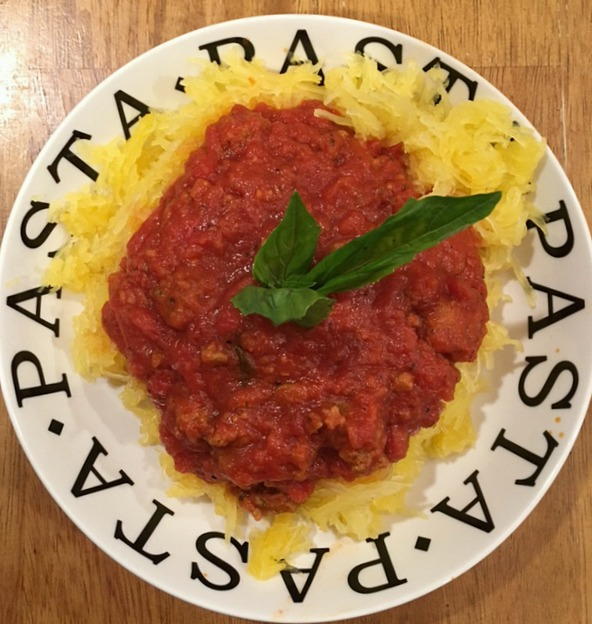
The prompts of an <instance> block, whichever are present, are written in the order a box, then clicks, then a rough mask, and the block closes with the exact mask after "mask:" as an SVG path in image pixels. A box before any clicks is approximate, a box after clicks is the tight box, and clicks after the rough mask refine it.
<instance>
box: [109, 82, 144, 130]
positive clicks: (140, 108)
mask: <svg viewBox="0 0 592 624" xmlns="http://www.w3.org/2000/svg"><path fill="white" fill-rule="evenodd" d="M113 97H114V98H115V104H116V105H117V113H118V114H119V120H120V121H121V127H122V129H123V135H124V136H125V139H126V140H127V139H129V138H130V136H131V133H130V128H131V127H132V126H133V125H134V124H136V123H138V121H140V119H141V118H142V117H144V115H147V114H148V113H149V112H150V108H149V107H148V106H147V105H146V104H144V102H140V100H137V99H136V98H135V97H134V96H133V95H130V94H129V93H126V92H125V91H122V90H121V89H119V91H116V92H115V93H114V94H113ZM124 104H126V105H127V106H129V107H131V108H133V109H134V110H136V111H137V112H138V114H137V115H135V117H132V118H131V119H130V120H128V119H127V118H126V116H125V109H124V107H123V105H124Z"/></svg>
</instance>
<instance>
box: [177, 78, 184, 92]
mask: <svg viewBox="0 0 592 624" xmlns="http://www.w3.org/2000/svg"><path fill="white" fill-rule="evenodd" d="M175 90H176V91H181V93H185V85H184V84H183V76H179V77H178V78H177V82H175Z"/></svg>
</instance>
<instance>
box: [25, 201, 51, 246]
mask: <svg viewBox="0 0 592 624" xmlns="http://www.w3.org/2000/svg"><path fill="white" fill-rule="evenodd" d="M48 208H49V204H48V203H47V202H41V201H32V202H31V207H30V208H29V210H28V211H27V213H26V214H25V216H24V217H23V220H22V221H21V240H22V241H23V244H24V245H25V247H28V248H29V249H37V247H41V245H43V243H44V242H45V241H46V240H47V239H48V238H49V235H50V234H51V233H52V232H53V229H54V228H55V226H56V224H55V223H45V224H44V225H43V228H42V230H41V232H39V233H38V234H36V235H35V236H29V233H28V231H27V226H28V224H29V221H30V220H31V217H33V216H34V215H36V214H37V213H38V212H39V211H41V210H47V209H48Z"/></svg>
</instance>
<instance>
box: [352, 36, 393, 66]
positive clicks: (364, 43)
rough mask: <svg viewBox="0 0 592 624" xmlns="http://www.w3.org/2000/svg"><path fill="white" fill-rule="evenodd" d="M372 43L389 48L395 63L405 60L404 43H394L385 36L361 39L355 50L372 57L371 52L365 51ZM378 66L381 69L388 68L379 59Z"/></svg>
mask: <svg viewBox="0 0 592 624" xmlns="http://www.w3.org/2000/svg"><path fill="white" fill-rule="evenodd" d="M370 43H378V44H380V45H382V46H384V47H385V48H387V49H388V51H389V52H390V53H391V54H392V55H393V58H394V59H395V63H396V64H397V65H400V64H401V63H402V62H403V44H401V43H397V44H394V43H393V42H392V41H389V40H388V39H384V38H383V37H366V38H365V39H360V41H358V43H356V47H355V52H357V53H358V54H362V55H363V56H368V57H369V58H372V57H371V56H370V55H369V54H366V52H365V49H366V46H367V45H368V44H370ZM375 60H376V59H375ZM376 67H377V68H378V70H379V71H384V70H385V69H386V65H383V64H382V63H380V62H379V61H376Z"/></svg>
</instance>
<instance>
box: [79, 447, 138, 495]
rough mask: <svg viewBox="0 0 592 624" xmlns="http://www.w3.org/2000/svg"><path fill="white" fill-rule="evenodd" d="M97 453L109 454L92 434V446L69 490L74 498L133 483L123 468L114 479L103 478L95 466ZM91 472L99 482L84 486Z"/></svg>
mask: <svg viewBox="0 0 592 624" xmlns="http://www.w3.org/2000/svg"><path fill="white" fill-rule="evenodd" d="M99 455H109V453H107V451H106V450H105V448H104V447H103V445H102V444H101V443H100V442H99V441H98V440H97V439H96V438H95V437H94V436H93V438H92V447H91V449H90V451H89V453H88V455H87V457H86V459H85V460H84V464H82V468H81V469H80V472H79V473H78V476H77V477H76V481H74V485H73V486H72V489H71V490H70V492H72V494H74V496H75V497H76V498H79V497H80V496H86V495H87V494H94V493H95V492H102V491H103V490H108V489H110V488H113V487H117V486H118V485H133V484H134V482H133V481H132V480H131V479H130V478H129V477H128V476H127V474H126V473H125V472H124V471H123V470H120V471H119V478H117V479H114V480H113V481H107V479H105V477H104V476H103V475H102V474H101V473H100V472H99V471H98V470H97V469H96V468H95V462H96V461H97V458H98V457H99ZM91 473H92V474H93V475H94V476H95V477H96V478H97V479H98V480H99V483H100V484H99V485H93V486H90V487H87V488H85V487H84V484H85V483H86V480H87V479H88V477H89V475H90V474H91Z"/></svg>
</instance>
